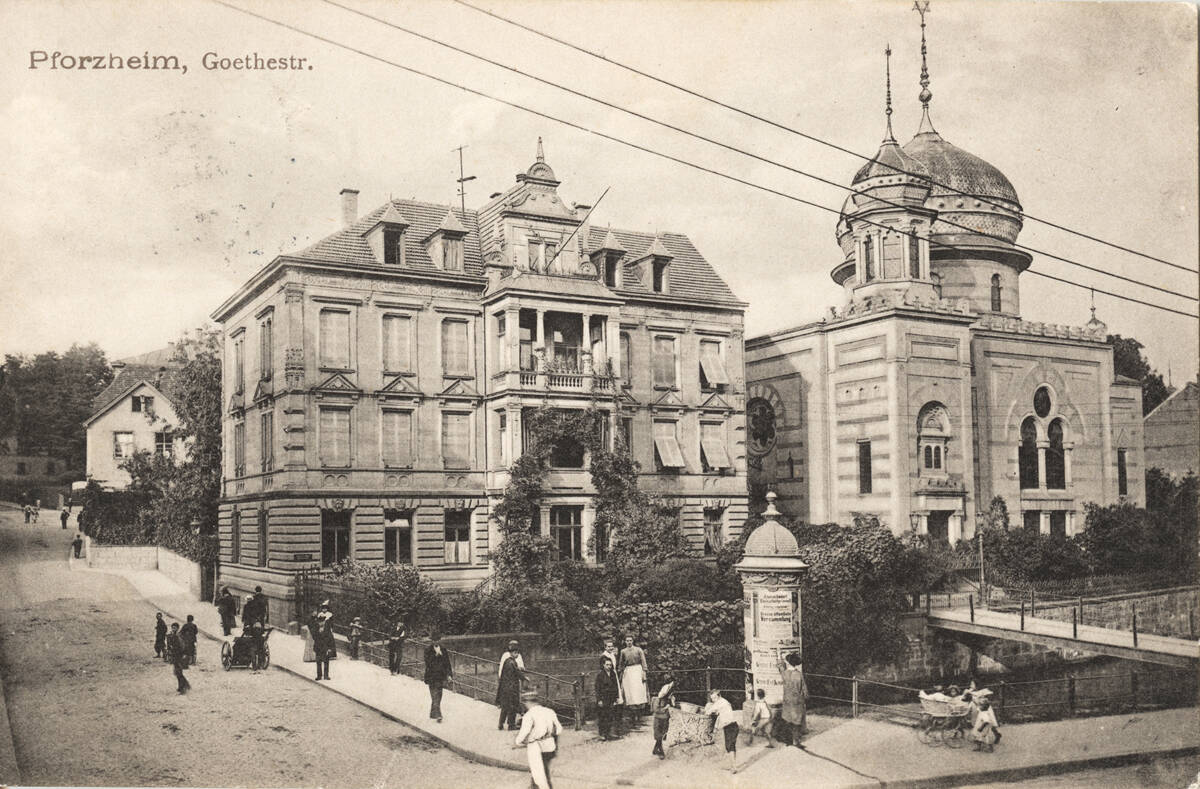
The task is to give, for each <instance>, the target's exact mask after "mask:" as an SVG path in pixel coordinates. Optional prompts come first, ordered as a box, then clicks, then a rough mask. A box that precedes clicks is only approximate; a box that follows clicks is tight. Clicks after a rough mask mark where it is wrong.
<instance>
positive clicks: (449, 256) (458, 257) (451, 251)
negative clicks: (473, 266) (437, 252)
mask: <svg viewBox="0 0 1200 789" xmlns="http://www.w3.org/2000/svg"><path fill="white" fill-rule="evenodd" d="M442 268H443V269H444V270H446V271H462V270H463V242H462V239H461V238H446V239H445V240H444V241H442Z"/></svg>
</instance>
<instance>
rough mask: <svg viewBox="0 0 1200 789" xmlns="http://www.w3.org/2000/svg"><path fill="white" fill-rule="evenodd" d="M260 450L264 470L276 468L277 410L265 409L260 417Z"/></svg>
mask: <svg viewBox="0 0 1200 789" xmlns="http://www.w3.org/2000/svg"><path fill="white" fill-rule="evenodd" d="M258 426H259V434H258V444H259V447H258V451H259V457H261V458H262V470H263V471H270V470H271V469H273V468H275V412H274V411H263V413H262V415H261V416H260V417H259V418H258Z"/></svg>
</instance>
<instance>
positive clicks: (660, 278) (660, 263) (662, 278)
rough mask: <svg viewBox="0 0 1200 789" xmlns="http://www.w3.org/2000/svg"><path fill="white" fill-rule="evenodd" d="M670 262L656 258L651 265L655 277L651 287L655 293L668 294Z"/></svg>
mask: <svg viewBox="0 0 1200 789" xmlns="http://www.w3.org/2000/svg"><path fill="white" fill-rule="evenodd" d="M670 262H671V261H670V260H667V259H664V258H655V259H654V260H653V262H652V263H651V264H650V265H651V268H652V270H653V277H654V280H653V283H652V285H651V287H652V288H653V290H654V292H655V293H666V292H667V267H668V265H669V264H670Z"/></svg>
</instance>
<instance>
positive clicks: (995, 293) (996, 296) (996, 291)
mask: <svg viewBox="0 0 1200 789" xmlns="http://www.w3.org/2000/svg"><path fill="white" fill-rule="evenodd" d="M999 311H1000V275H999V274H993V275H992V312H999Z"/></svg>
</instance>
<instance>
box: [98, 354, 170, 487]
mask: <svg viewBox="0 0 1200 789" xmlns="http://www.w3.org/2000/svg"><path fill="white" fill-rule="evenodd" d="M171 351H172V349H169V348H168V349H163V350H161V351H153V352H151V353H148V354H143V355H141V356H137V357H133V358H131V359H125V360H121V361H117V362H114V363H113V368H114V369H115V371H116V375H115V376H114V378H113V380H112V383H110V384H109V385H108V386H107V387H105V389H104V391H103V392H101V393H100V394H99V395H98V396H97V397H96V400H95V402H94V403H93V409H94V410H93V411H92V415H91V416H90V417H89V418H88V420H87V421H86V422H85V423H84V425H85V427H86V428H87V476H88V479H89V480H95V481H96V482H99V483H100V484H101V485H103V486H104V487H106V488H114V489H121V488H124V487H126V486H127V485H128V484H129V474H128V473H127V472H126V471H125V470H124V469H122V468H121V464H122V463H124V462H125V461H126V460H127V459H128V458H130V457H132V456H133V454H134V453H135V452H139V451H142V450H148V451H152V452H154V453H156V454H160V455H172V456H177V455H178V453H180V452H182V451H183V443H182V442H181V441H180V440H178V439H177V438H176V436H175V430H176V426H177V425H178V423H179V420H178V417H177V416H176V414H175V407H174V404H173V403H172V400H171V398H172V396H173V392H172V387H173V384H174V379H175V376H176V375H177V373H178V371H179V364H178V363H177V362H173V361H172V360H171V357H172V354H171Z"/></svg>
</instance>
